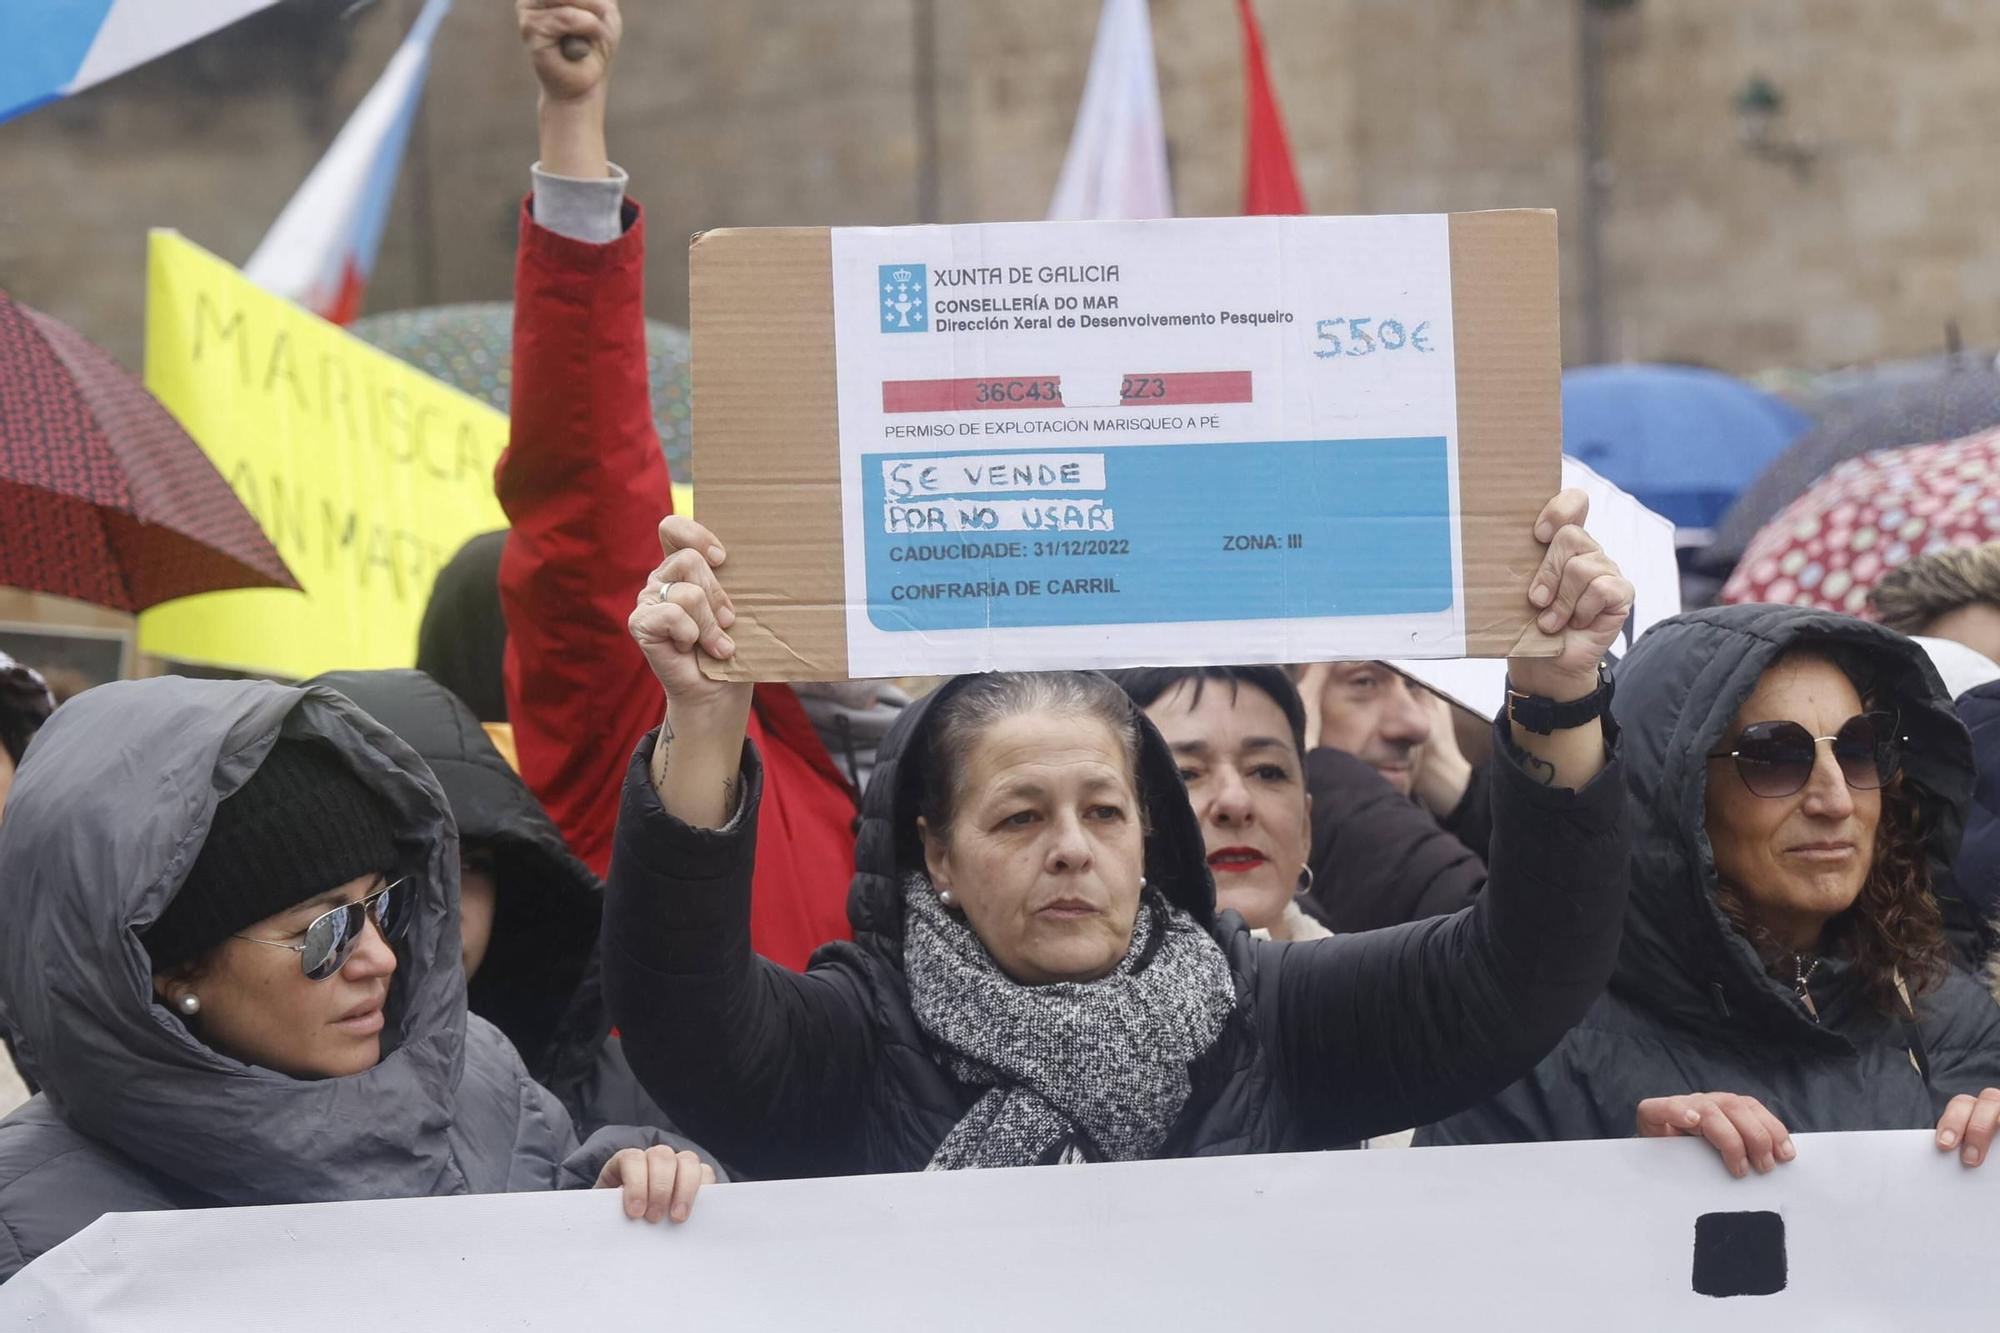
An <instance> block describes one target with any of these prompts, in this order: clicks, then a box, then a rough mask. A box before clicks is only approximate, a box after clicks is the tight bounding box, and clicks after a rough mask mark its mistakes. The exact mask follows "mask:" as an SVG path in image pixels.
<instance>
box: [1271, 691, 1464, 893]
mask: <svg viewBox="0 0 2000 1333" xmlns="http://www.w3.org/2000/svg"><path fill="white" fill-rule="evenodd" d="M1299 693H1300V694H1301V696H1302V697H1303V699H1304V702H1305V707H1306V733H1307V744H1308V745H1309V746H1311V747H1312V748H1311V752H1310V753H1309V754H1308V755H1307V756H1306V787H1307V791H1308V792H1309V793H1310V794H1311V797H1312V855H1311V859H1310V861H1309V869H1310V877H1309V882H1308V885H1307V888H1306V892H1307V894H1308V896H1309V898H1310V900H1311V902H1312V904H1313V907H1314V908H1315V909H1316V914H1317V915H1318V916H1319V917H1320V918H1321V919H1322V920H1323V921H1324V922H1325V923H1326V924H1327V925H1328V926H1330V927H1331V928H1332V929H1333V930H1335V931H1337V932H1342V933H1345V932H1349V931H1360V930H1374V929H1378V928H1380V927H1383V926H1394V925H1400V924H1402V923H1403V922H1405V921H1415V920H1420V919H1422V918H1424V917H1430V916H1442V915H1444V914H1446V913H1449V912H1456V911H1457V910H1459V909H1460V908H1462V907H1465V906H1467V905H1468V904H1470V903H1471V902H1472V900H1473V898H1474V897H1476V896H1477V895H1478V893H1479V891H1480V889H1481V888H1482V887H1483V886H1484V884H1485V882H1486V862H1485V857H1486V846H1487V841H1488V839H1489V837H1490V836H1491V832H1492V824H1493V816H1492V805H1491V800H1490V797H1489V795H1488V792H1487V786H1486V781H1485V775H1484V774H1483V773H1481V772H1480V771H1478V770H1476V769H1474V768H1473V766H1472V765H1471V764H1470V763H1469V762H1468V761H1467V760H1466V757H1465V755H1464V753H1463V751H1461V750H1460V749H1459V746H1458V740H1457V737H1456V735H1455V733H1454V732H1453V729H1452V719H1451V705H1449V704H1447V703H1446V702H1445V701H1444V700H1443V699H1441V698H1439V697H1438V696H1437V695H1435V694H1432V693H1431V692H1430V691H1429V690H1427V689H1425V688H1424V687H1423V686H1422V685H1419V684H1417V683H1416V682H1415V681H1412V680H1410V679H1409V678H1408V677H1406V676H1404V675H1403V674H1402V673H1400V672H1398V671H1396V670H1394V669H1392V668H1390V667H1388V666H1386V665H1384V664H1383V663H1381V662H1326V663H1317V664H1315V665H1312V666H1309V667H1306V668H1304V670H1303V671H1302V672H1301V673H1300V679H1299Z"/></svg>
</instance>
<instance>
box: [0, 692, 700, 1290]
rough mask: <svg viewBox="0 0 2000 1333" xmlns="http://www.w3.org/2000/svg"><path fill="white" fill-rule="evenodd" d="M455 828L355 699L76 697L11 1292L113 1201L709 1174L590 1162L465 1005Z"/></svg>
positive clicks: (16, 1009) (24, 903) (3, 1246)
mask: <svg viewBox="0 0 2000 1333" xmlns="http://www.w3.org/2000/svg"><path fill="white" fill-rule="evenodd" d="M456 856H457V844H456V837H455V835H454V834H453V832H452V830H451V826H450V823H449V820H448V816H447V815H446V812H445V805H444V799H443V796H442V794H441V793H440V791H439V788H438V786H437V783H436V780H435V779H434V778H433V777H432V776H431V773H430V771H429V770H428V769H427V768H425V767H424V765H423V762H422V761H421V760H420V759H418V758H417V757H416V755H415V754H413V753H412V752H411V751H410V750H409V749H408V748H407V747H405V746H404V745H403V744H402V743H401V742H399V741H397V740H396V739H395V738H394V737H393V736H391V735H390V734H389V733H388V732H387V731H385V730H384V729H383V728H382V727H381V726H379V725H378V724H377V723H375V722H374V721H373V720H372V719H370V718H369V717H368V716H367V715H366V714H364V713H362V712H361V711H360V710H359V709H357V708H356V707H354V705H353V704H351V703H349V702H348V701H347V700H346V699H344V698H342V697H341V696H340V695H338V694H335V693H334V692H333V691H331V690H326V689H318V688H309V689H293V688H285V687H281V686H276V685H268V684H258V683H248V682H205V681H189V680H179V679H174V678H163V679H159V680H149V681H139V682H126V683H121V684H116V685H107V686H104V687H101V688H99V689H96V690H92V691H90V692H88V693H87V694H83V695H80V696H78V698H76V699H75V700H73V701H72V702H71V703H70V704H69V705H67V706H65V707H64V708H63V709H62V710H61V711H60V712H59V713H58V714H57V715H56V716H55V718H54V719H52V720H51V722H50V723H49V724H48V725H47V726H46V727H45V728H44V729H43V732H42V735H41V736H40V737H39V738H38V740H37V743H36V745H35V748H34V754H33V756H32V757H31V758H30V759H29V761H28V762H27V763H26V764H25V765H24V766H23V767H22V769H21V772H20V775H19V777H18V779H17V781H16V783H15V785H14V789H13V793H12V798H11V800H10V803H9V808H8V811H7V819H6V822H5V824H4V825H0V1019H3V1020H4V1021H5V1023H6V1025H7V1027H8V1028H9V1029H11V1031H12V1032H13V1033H14V1035H15V1036H16V1038H17V1039H18V1041H19V1049H20V1051H21V1054H22V1057H23V1060H24V1063H25V1064H27V1065H28V1067H30V1068H32V1069H33V1070H34V1072H35V1074H36V1076H37V1078H38V1079H39V1081H40V1082H41V1084H42V1089H43V1092H42V1095H41V1096H38V1097H36V1098H34V1099H33V1100H31V1101H30V1102H28V1103H27V1104H26V1105H25V1106H23V1107H21V1108H20V1109H19V1110H18V1111H16V1112H15V1113H14V1114H12V1115H10V1116H9V1117H7V1119H6V1120H4V1121H0V1280H4V1279H5V1278H6V1277H8V1276H11V1275H12V1274H13V1273H14V1272H15V1271H16V1270H18V1269H19V1268H20V1267H21V1266H22V1265H24V1264H26V1263H27V1262H29V1261H30V1260H32V1259H33V1258H35V1257H36V1256H37V1255H39V1254H41V1253H42V1252H43V1251H45V1250H47V1249H49V1248H50V1247H51V1246H54V1245H56V1244H58V1243H60V1242H61V1241H62V1240H64V1239H66V1238H67V1237H69V1236H70V1235H72V1234H74V1233H75V1232H77V1231H79V1230H81V1229H82V1228H83V1227H85V1226H88V1225H89V1224H90V1223H91V1222H92V1221H94V1220H95V1219H96V1218H97V1217H99V1216H100V1215H102V1214H104V1213H107V1212H132V1211H145V1210H156V1209H165V1208H199V1207H211V1206H219V1205H229V1204H268V1203H304V1202H318V1201H326V1200H336V1199H370V1198H393V1197H406V1196H416V1195H435V1194H470V1193H498V1192H505V1191H514V1190H541V1189H554V1188H558V1187H563V1186H569V1185H583V1184H589V1183H591V1182H592V1181H593V1180H594V1181H595V1182H596V1183H597V1184H598V1185H600V1186H606V1187H622V1188H623V1189H624V1191H625V1204H626V1212H627V1213H628V1215H630V1216H635V1217H636V1216H640V1215H645V1216H647V1217H649V1218H651V1219H652V1220H656V1221H657V1220H659V1219H660V1218H661V1217H663V1216H669V1215H671V1216H674V1217H675V1218H676V1220H679V1219H680V1218H683V1217H685V1216H686V1213H687V1208H688V1206H689V1205H690V1203H691V1201H692V1198H693V1195H694V1193H695V1191H696V1190H697V1189H698V1188H699V1187H700V1185H701V1184H702V1183H703V1182H704V1181H705V1180H712V1179H713V1178H714V1177H713V1176H712V1175H711V1174H708V1168H707V1166H706V1165H705V1164H704V1163H703V1162H701V1161H700V1160H698V1159H697V1158H696V1155H695V1154H694V1153H693V1152H692V1151H680V1150H682V1149H686V1148H687V1145H686V1144H684V1143H682V1142H681V1141H678V1140H675V1139H672V1138H671V1137H670V1136H667V1135H664V1134H662V1133H660V1132H659V1131H657V1130H651V1129H637V1130H634V1129H606V1130H603V1131H601V1132H600V1133H599V1134H597V1135H595V1136H593V1137H592V1139H591V1141H590V1142H589V1143H588V1144H584V1145H581V1146H580V1145H579V1144H578V1143H577V1140H576V1136H575V1134H574V1132H573V1131H572V1129H571V1124H570V1119H569V1116H568V1115H567V1113H565V1112H564V1110H563V1108H562V1105H561V1103H560V1102H558V1101H557V1100H556V1098H555V1097H554V1096H553V1095H552V1094H550V1093H548V1092H547V1091H545V1090H544V1089H542V1088H541V1087H540V1086H538V1085H537V1084H535V1083H534V1082H533V1081H532V1080H530V1079H529V1077H528V1074H527V1071H526V1069H525V1068H524V1067H523V1065H522V1063H521V1060H520V1057H519V1056H518V1055H516V1054H515V1052H514V1049H513V1047H512V1046H510V1045H509V1044H508V1043H507V1040H506V1039H505V1038H504V1037H502V1036H501V1035H500V1034H499V1032H498V1031H497V1030H496V1029H495V1028H493V1027H491V1026H490V1025H488V1024H487V1023H486V1022H484V1021H483V1020H481V1019H478V1018H475V1017H470V1016H468V1015H467V1013H466V1009H465V979H464V974H463V972H462V971H461V969H460V966H459V953H460V949H461V943H460V938H459V928H458V919H457V916H458V914H457V903H456V893H455V888H456Z"/></svg>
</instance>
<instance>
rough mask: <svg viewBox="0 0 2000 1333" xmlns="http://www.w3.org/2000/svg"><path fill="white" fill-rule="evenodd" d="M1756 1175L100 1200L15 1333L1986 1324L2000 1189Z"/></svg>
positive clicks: (1362, 1166)
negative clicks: (142, 1207) (635, 1202)
mask: <svg viewBox="0 0 2000 1333" xmlns="http://www.w3.org/2000/svg"><path fill="white" fill-rule="evenodd" d="M1796 1142H1797V1144H1798V1148H1799V1155H1798V1160H1797V1161H1795V1162H1792V1163H1790V1164H1788V1165H1785V1166H1782V1167H1780V1168H1778V1170H1776V1171H1775V1172H1773V1173H1772V1174H1770V1175H1768V1176H1756V1177H1753V1178H1751V1179H1747V1180H1733V1179H1731V1178H1730V1177H1729V1175H1728V1173H1727V1172H1726V1171H1724V1169H1723V1167H1722V1165H1721V1163H1720V1161H1718V1160H1717V1158H1716V1156H1715V1153H1714V1152H1713V1150H1711V1149H1710V1148H1709V1147H1708V1145H1706V1144H1705V1143H1701V1142H1699V1141H1697V1140H1690V1139H1666V1140H1622V1141H1615V1142H1596V1143H1553V1144H1529V1145H1522V1146H1518V1147H1496V1148H1418V1149H1408V1150H1389V1151H1377V1152H1337V1153H1310V1154H1303V1155H1297V1156H1274V1157H1221V1158H1201V1159H1195V1160H1188V1161H1174V1162H1141V1163H1134V1164H1130V1165H1114V1166H1066V1167H1030V1168H1024V1169H1019V1170H1011V1171H1004V1170H1003V1171H963V1172H949V1173H943V1172H941V1173H936V1174H916V1175H894V1176H859V1177H849V1178H845V1179H827V1180H795V1181H773V1182H769V1183H764V1184H742V1185H721V1186H717V1187H715V1188H714V1189H711V1190H705V1191H704V1192H703V1193H702V1195H701V1197H700V1199H698V1200H697V1201H696V1203H695V1209H694V1216H693V1217H692V1218H690V1219H689V1221H688V1222H687V1223H686V1224H685V1225H682V1226H666V1225H660V1226H648V1225H647V1224H645V1223H643V1222H633V1221H629V1220H627V1219H626V1218H625V1217H624V1216H622V1214H621V1213H620V1211H619V1206H618V1205H619V1200H618V1197H617V1196H616V1195H615V1194H613V1193H610V1192H606V1191H588V1192H578V1193H570V1194H513V1195H485V1196H475V1197H460V1198H445V1199H411V1200H399V1201H391V1202H381V1203H348V1204H315V1205H302V1206H297V1207H288V1208H223V1209H214V1210H210V1211H203V1212H183V1213H137V1214H127V1215H123V1216H112V1217H106V1218H104V1219H102V1220H100V1221H98V1222H97V1223H95V1224H94V1225H93V1226H91V1227H90V1228H89V1229H87V1230H86V1231H84V1232H82V1233H81V1234H79V1235H77V1236H75V1237H73V1238H72V1239H71V1240H70V1241H68V1242H67V1243H66V1244H64V1245H62V1246H60V1247H58V1248H57V1249H55V1250H52V1251H50V1252H49V1253H48V1254H46V1255H44V1256H43V1257H42V1258H40V1259H38V1260H37V1261H35V1263H33V1264H32V1265H30V1266H29V1267H28V1268H27V1269H25V1270H24V1271H22V1272H21V1273H20V1274H19V1275H17V1276H16V1277H15V1278H14V1279H13V1280H12V1281H11V1282H9V1283H8V1284H7V1285H6V1286H4V1287H0V1327H5V1328H18V1329H34V1330H36V1333H124V1331H125V1330H132V1333H158V1331H159V1330H162V1329H205V1330H214V1331H215V1333H234V1331H235V1330H244V1331H245V1333H247V1331H248V1330H253V1329H255V1330H263V1329H274V1328H282V1329H285V1330H287V1331H288V1333H353V1330H354V1329H355V1328H356V1327H380V1328H394V1329H399V1330H400V1329H422V1330H425V1331H426V1333H486V1330H489V1329H510V1330H523V1331H524V1333H526V1331H532V1330H549V1331H551V1333H553V1331H555V1330H560V1331H561V1333H571V1330H579V1329H582V1330H612V1329H675V1330H682V1329H685V1330H697V1331H698V1330H737V1329H804V1328H810V1329H814V1330H817V1331H818V1333H903V1331H904V1330H908V1331H909V1333H936V1330H938V1329H951V1330H953V1333H988V1331H989V1330H990V1331H991V1333H1019V1330H1022V1329H1035V1330H1047V1331H1048V1333H1064V1331H1066V1330H1077V1333H1107V1330H1114V1329H1147V1330H1154V1331H1156V1333H1177V1331H1178V1330H1188V1331H1189V1333H1216V1330H1220V1329H1287V1328H1300V1327H1305V1328H1356V1329H1482V1330H1489V1329H1490V1330H1495V1333H1508V1331H1509V1330H1521V1331H1522V1333H1543V1331H1544V1330H1549V1329H1579V1330H1581V1329H1590V1330H1599V1329H1619V1330H1640V1331H1643V1330H1652V1329H1658V1330H1662V1333H1687V1330H1689V1329H1700V1330H1703V1333H1732V1331H1733V1330H1754V1333H1770V1331H1771V1330H1772V1329H1773V1328H1784V1329H1894V1328H1949V1327H1960V1328H1967V1329H1973V1328H1985V1327H1989V1326H1990V1325H1991V1323H1992V1319H1993V1279H1992V1265H1991V1262H1990V1260H1989V1258H1988V1256H1990V1255H1992V1254H1993V1253H1994V1251H1995V1247H1996V1246H2000V1176H1996V1175H1995V1169H1994V1168H1993V1167H1992V1166H1987V1167H1984V1168H1981V1169H1979V1170H1967V1169H1966V1168H1964V1167H1962V1166H1960V1165H1959V1164H1958V1160H1957V1158H1956V1157H1955V1156H1954V1155H1951V1154H1946V1153H1940V1152H1938V1151H1937V1149H1936V1148H1935V1147H1934V1146H1932V1142H1931V1135H1930V1134H1929V1133H1927V1132H1904V1133H1892V1134H1819V1135H1800V1136H1798V1138H1797V1139H1796Z"/></svg>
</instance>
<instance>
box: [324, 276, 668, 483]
mask: <svg viewBox="0 0 2000 1333" xmlns="http://www.w3.org/2000/svg"><path fill="white" fill-rule="evenodd" d="M348 331H349V332H350V333H352V334H354V335H355V336H356V337H357V338H360V339H362V340H363V341H364V342H367V343H371V344H373V345H374V346H376V347H379V348H381V349H382V350H383V351H385V352H387V353H389V354H390V355H391V356H394V357H397V358H399V359H401V360H403V361H407V362H409V363H410V364H411V365H413V366H415V367H416V368H417V369H418V370H421V371H423V372H424V373H425V374H426V375H430V376H433V377H435V378H437V379H441V380H443V381H444V382H445V383H446V384H449V385H452V386H453V387H455V388H458V389H463V390H464V391H465V392H467V393H469V394H471V395H472V396H473V397H475V398H480V399H484V400H485V401H486V402H489V403H491V404H492V405H493V406H495V407H497V408H499V409H500V410H501V411H502V412H505V411H506V410H507V403H508V398H509V395H510V394H511V393H512V391H513V367H514V361H513V348H514V307H513V306H511V305H509V304H507V303H506V302H504V301H481V302H473V303H469V304H465V305H440V306H429V307H425V308H423V309H418V310H394V311H390V312H389V313H387V314H382V315H370V316H368V317H367V318H365V319H357V320H355V321H354V323H353V324H351V325H349V326H348ZM646 377H647V379H648V380H649V381H651V383H652V389H653V426H654V428H655V429H656V430H657V431H658V432H659V435H660V447H661V449H663V450H664V451H665V452H666V455H667V467H668V469H669V470H670V471H671V472H672V473H673V476H674V480H675V481H676V482H682V483H684V482H689V481H692V480H693V479H694V467H693V461H692V457H691V453H690V447H691V445H692V442H693V434H692V429H693V423H692V418H691V414H690V410H689V400H690V396H691V395H690V392H689V379H688V336H687V334H686V333H685V332H683V331H682V330H680V329H677V328H674V327H673V326H672V325H670V324H662V323H660V322H659V321H658V320H652V319H649V320H647V321H646Z"/></svg>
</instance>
